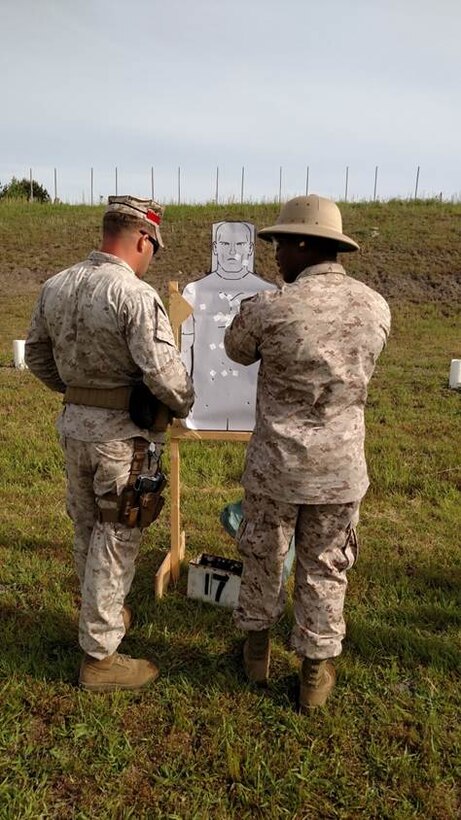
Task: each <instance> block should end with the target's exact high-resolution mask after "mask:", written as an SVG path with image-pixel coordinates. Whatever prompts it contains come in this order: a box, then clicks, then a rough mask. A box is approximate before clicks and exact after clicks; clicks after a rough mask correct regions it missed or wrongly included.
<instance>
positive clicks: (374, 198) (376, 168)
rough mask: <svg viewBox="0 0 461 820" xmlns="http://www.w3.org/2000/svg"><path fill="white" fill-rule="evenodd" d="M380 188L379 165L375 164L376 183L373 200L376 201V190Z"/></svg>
mask: <svg viewBox="0 0 461 820" xmlns="http://www.w3.org/2000/svg"><path fill="white" fill-rule="evenodd" d="M377 189H378V166H377V165H376V166H375V184H374V187H373V202H376V191H377Z"/></svg>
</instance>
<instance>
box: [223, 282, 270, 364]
mask: <svg viewBox="0 0 461 820" xmlns="http://www.w3.org/2000/svg"><path fill="white" fill-rule="evenodd" d="M260 302H261V294H257V295H256V296H251V297H250V298H249V299H243V300H242V302H241V304H240V311H239V313H237V316H235V318H234V319H233V321H232V323H231V325H230V326H229V327H228V328H227V330H226V332H225V334H224V347H225V350H226V353H227V355H228V356H229V359H232V360H233V361H234V362H238V363H239V364H244V365H249V364H253V362H256V361H258V359H260V358H261V356H260V353H259V349H258V346H259V338H260V337H259V328H260V321H259V306H260Z"/></svg>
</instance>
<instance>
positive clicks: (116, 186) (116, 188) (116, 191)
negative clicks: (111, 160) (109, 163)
mask: <svg viewBox="0 0 461 820" xmlns="http://www.w3.org/2000/svg"><path fill="white" fill-rule="evenodd" d="M115 196H118V168H117V166H115Z"/></svg>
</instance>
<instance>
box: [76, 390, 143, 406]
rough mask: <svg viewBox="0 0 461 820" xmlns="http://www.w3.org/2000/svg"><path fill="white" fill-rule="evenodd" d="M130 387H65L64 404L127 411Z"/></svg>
mask: <svg viewBox="0 0 461 820" xmlns="http://www.w3.org/2000/svg"><path fill="white" fill-rule="evenodd" d="M131 389H132V388H131V387H112V388H103V389H101V388H98V387H67V388H66V392H65V394H64V404H87V405H89V406H90V407H105V408H106V409H107V410H128V407H129V403H130V396H131Z"/></svg>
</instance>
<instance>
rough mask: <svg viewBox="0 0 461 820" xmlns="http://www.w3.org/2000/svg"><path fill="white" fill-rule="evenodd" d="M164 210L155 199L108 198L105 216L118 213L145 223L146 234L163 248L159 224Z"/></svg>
mask: <svg viewBox="0 0 461 820" xmlns="http://www.w3.org/2000/svg"><path fill="white" fill-rule="evenodd" d="M164 210H165V209H164V208H163V207H162V206H161V205H159V203H158V202H156V201H155V199H138V197H136V196H110V197H109V204H108V206H107V208H106V214H108V213H119V214H128V215H129V216H136V217H137V218H138V219H141V220H142V221H143V222H144V223H145V226H146V233H148V234H149V236H152V238H153V239H155V241H156V242H158V244H159V245H160V247H161V248H163V247H164V244H163V241H162V235H161V233H160V223H161V221H162V216H163V212H164Z"/></svg>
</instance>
